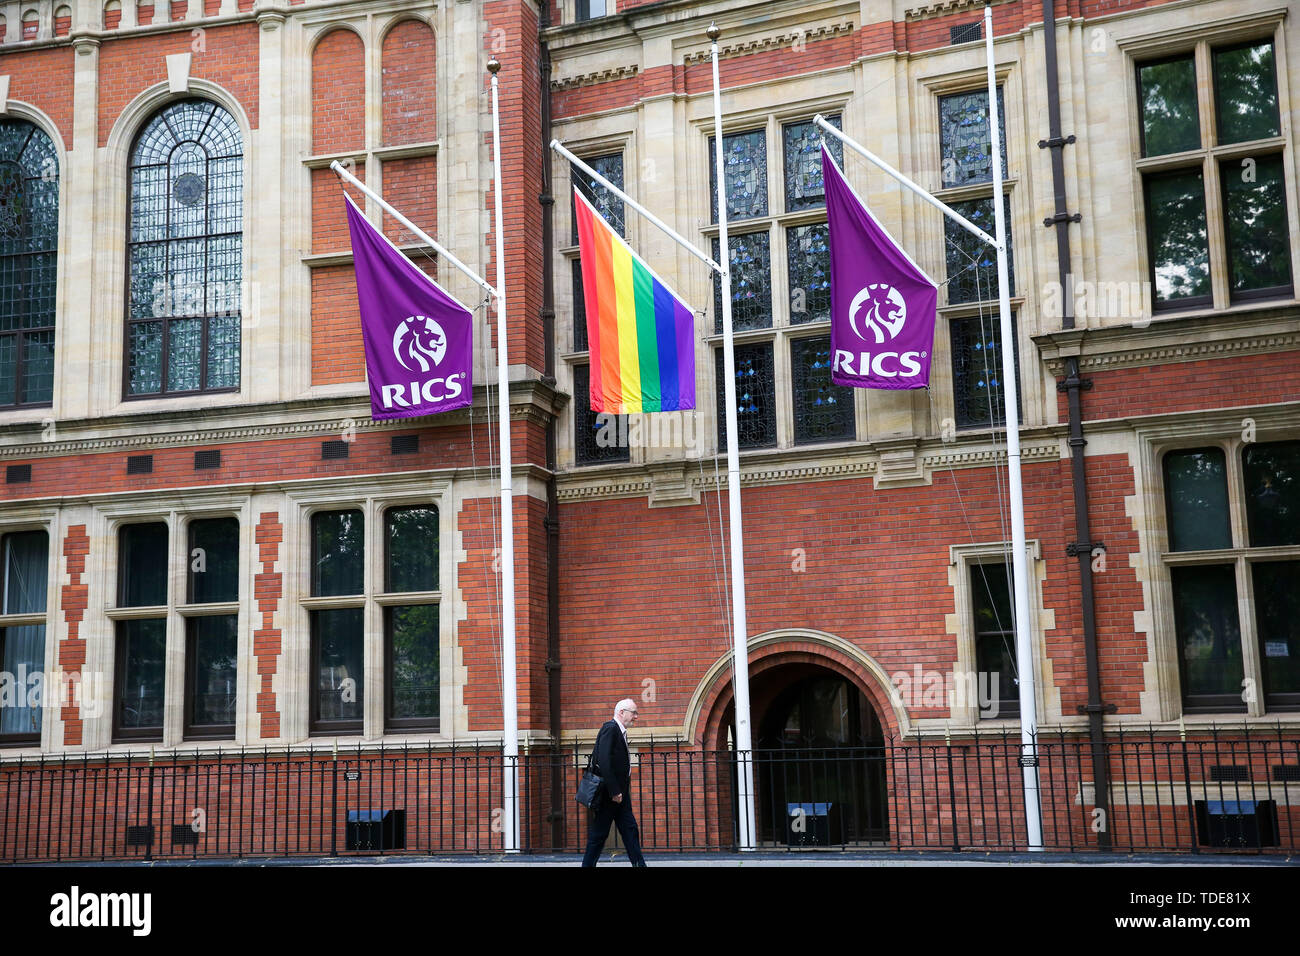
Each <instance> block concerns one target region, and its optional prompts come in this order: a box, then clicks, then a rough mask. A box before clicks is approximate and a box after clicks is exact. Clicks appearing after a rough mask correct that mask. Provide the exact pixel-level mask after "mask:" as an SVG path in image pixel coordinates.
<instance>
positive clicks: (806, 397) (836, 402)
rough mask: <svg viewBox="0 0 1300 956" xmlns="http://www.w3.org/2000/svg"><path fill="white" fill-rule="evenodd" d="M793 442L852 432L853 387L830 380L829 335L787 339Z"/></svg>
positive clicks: (833, 438) (823, 439)
mask: <svg viewBox="0 0 1300 956" xmlns="http://www.w3.org/2000/svg"><path fill="white" fill-rule="evenodd" d="M790 368H791V374H792V377H793V379H794V441H795V444H796V445H810V444H814V443H816V442H827V441H844V440H846V439H852V438H853V436H854V427H853V389H851V388H845V387H844V386H842V385H833V384H831V340H830V336H828V335H827V336H821V337H819V338H814V339H795V340H793V341H792V342H791V343H790Z"/></svg>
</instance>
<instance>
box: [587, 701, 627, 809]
mask: <svg viewBox="0 0 1300 956" xmlns="http://www.w3.org/2000/svg"><path fill="white" fill-rule="evenodd" d="M595 753H596V766H597V767H599V768H600V775H601V776H602V777H603V778H604V781H605V782H604V787H605V790H606V792H607V793H608V794H609V795H610V798H611V799H612V798H614V797H617V796H618V795H619V794H620V793H626V792H627V791H628V790H629V789H631V786H632V765H631V758H630V756H629V755H628V752H627V741H626V740H624V739H623V729H622V728H621V727H619V725H618V721H617V720H607V721H605V723H604V724H603V725H602V726H601V728H600V733H599V734H597V735H596V750H595Z"/></svg>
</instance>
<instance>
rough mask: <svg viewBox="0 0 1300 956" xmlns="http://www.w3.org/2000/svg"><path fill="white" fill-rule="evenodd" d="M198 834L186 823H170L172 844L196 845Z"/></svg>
mask: <svg viewBox="0 0 1300 956" xmlns="http://www.w3.org/2000/svg"><path fill="white" fill-rule="evenodd" d="M198 845H199V834H198V831H196V830H195V829H194V827H192V826H190V825H189V824H188V823H173V824H172V846H198Z"/></svg>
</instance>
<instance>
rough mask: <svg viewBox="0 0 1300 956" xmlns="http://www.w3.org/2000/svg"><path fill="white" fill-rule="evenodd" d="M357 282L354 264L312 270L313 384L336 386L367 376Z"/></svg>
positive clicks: (357, 380)
mask: <svg viewBox="0 0 1300 956" xmlns="http://www.w3.org/2000/svg"><path fill="white" fill-rule="evenodd" d="M363 349H364V346H363V344H362V341H361V313H360V312H359V310H358V307H357V281H356V275H355V274H354V273H353V271H352V266H351V265H342V266H324V267H321V268H318V269H312V271H311V383H312V384H313V385H333V384H336V383H338V382H360V381H363V380H364V379H365V377H366V357H365V354H364V352H363Z"/></svg>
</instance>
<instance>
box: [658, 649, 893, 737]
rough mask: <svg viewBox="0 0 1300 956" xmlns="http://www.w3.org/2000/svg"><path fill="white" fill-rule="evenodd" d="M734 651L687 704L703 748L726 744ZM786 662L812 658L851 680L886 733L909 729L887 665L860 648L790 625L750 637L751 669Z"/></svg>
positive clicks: (691, 732)
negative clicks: (731, 666)
mask: <svg viewBox="0 0 1300 956" xmlns="http://www.w3.org/2000/svg"><path fill="white" fill-rule="evenodd" d="M730 663H731V655H730V654H724V655H722V656H721V657H719V658H718V659H717V660H716V661H715V662H714V664H713V666H712V667H710V668H709V671H708V673H706V674H705V676H704V678H703V679H702V680H701V681H700V683H699V684H698V685H697V687H696V690H695V693H694V695H692V697H691V701H690V704H689V705H688V707H687V713H686V721H685V726H684V732H685V736H686V737H687V738H688V739H689V740H691V741H692V742H693V743H694V744H696V745H697V746H700V747H703V748H704V749H706V750H708V749H719V750H720V749H725V744H726V736H725V733H726V728H725V726H724V725H723V718H724V716H725V714H726V712H727V708H728V707H729V706H730V705H731V702H732V696H733V693H734V692H733V689H732V682H731V670H730ZM788 664H812V665H815V666H818V667H821V668H824V669H825V670H828V671H830V672H832V673H836V674H839V675H840V676H842V677H844V678H846V679H847V680H849V682H850V683H852V684H853V685H854V686H855V687H857V689H858V690H859V691H861V692H862V694H863V696H864V697H865V698H866V700H867V701H868V703H870V704H871V706H872V708H873V709H874V710H875V712H876V716H877V717H878V718H879V720H880V724H881V727H882V729H883V730H884V733H885V735H886V736H887V737H891V736H892V737H901V736H904V735H906V734H907V733H909V732H910V730H911V721H910V720H909V719H908V716H907V709H906V708H905V707H904V706H903V702H902V700H901V699H900V698H899V697H898V695H897V693H896V692H894V690H893V685H892V684H891V683H890V681H889V677H888V675H887V674H886V672H885V669H884V668H883V667H882V666H881V665H880V663H879V662H878V661H876V660H875V659H874V658H873V657H871V655H869V654H867V653H866V652H864V651H863V650H862V649H861V648H859V647H857V646H855V645H853V644H851V643H849V642H848V641H845V640H844V639H842V638H839V637H836V636H835V635H833V634H829V633H826V632H824V631H816V630H810V629H804V628H789V629H782V630H777V631H768V632H766V633H764V634H759V635H756V636H754V637H751V638H750V639H749V673H750V677H751V679H752V678H753V677H755V676H757V675H758V674H761V673H764V672H766V671H770V670H773V669H775V668H778V667H782V666H785V665H788Z"/></svg>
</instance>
